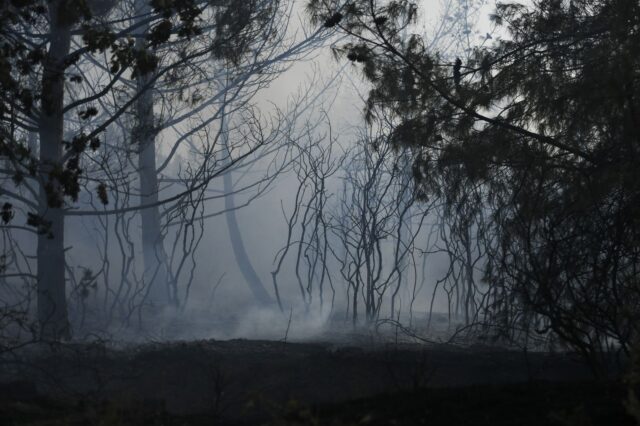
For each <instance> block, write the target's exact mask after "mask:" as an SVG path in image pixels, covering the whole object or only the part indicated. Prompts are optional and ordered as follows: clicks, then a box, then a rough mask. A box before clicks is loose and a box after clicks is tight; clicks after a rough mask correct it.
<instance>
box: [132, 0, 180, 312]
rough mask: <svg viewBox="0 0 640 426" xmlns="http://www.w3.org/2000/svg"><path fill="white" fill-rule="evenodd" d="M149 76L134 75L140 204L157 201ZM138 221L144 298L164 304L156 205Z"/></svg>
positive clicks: (145, 9) (166, 293)
mask: <svg viewBox="0 0 640 426" xmlns="http://www.w3.org/2000/svg"><path fill="white" fill-rule="evenodd" d="M136 11H137V14H138V15H139V16H142V17H143V19H144V18H146V15H147V14H148V13H149V12H151V9H150V6H149V3H148V2H146V1H144V0H137V1H136ZM140 30H141V32H142V33H143V34H146V33H147V31H148V30H149V26H148V25H143V26H142V27H141V28H140ZM136 48H138V49H144V39H143V38H138V40H137V41H136ZM148 83H149V76H148V75H147V76H139V77H137V78H136V86H137V90H138V91H142V92H143V93H142V95H141V96H140V97H139V98H138V100H137V101H136V117H137V119H138V126H137V128H136V130H135V138H136V140H134V143H137V144H138V146H139V155H138V174H139V178H140V203H141V204H142V205H148V204H154V203H157V202H158V175H157V174H156V144H155V142H156V126H155V123H154V115H153V102H154V99H153V87H152V86H151V87H146V86H147V85H148ZM140 218H141V221H142V225H141V226H142V253H143V262H144V274H143V279H144V282H145V284H146V285H147V286H149V291H148V292H147V300H148V301H150V302H151V303H153V304H155V305H166V304H167V303H169V301H170V300H172V298H171V295H170V289H169V280H168V276H169V274H168V270H167V255H166V252H165V250H164V238H163V235H162V224H161V222H160V208H159V207H158V206H153V207H149V208H145V209H142V210H141V211H140Z"/></svg>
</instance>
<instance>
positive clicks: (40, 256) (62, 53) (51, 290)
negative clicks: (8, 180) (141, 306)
mask: <svg viewBox="0 0 640 426" xmlns="http://www.w3.org/2000/svg"><path fill="white" fill-rule="evenodd" d="M60 7H61V2H60V1H59V0H58V1H53V2H50V3H49V18H50V28H51V31H50V46H49V51H48V53H47V57H46V59H45V61H44V66H43V75H42V116H41V119H40V123H39V124H40V128H39V132H40V163H41V164H42V171H41V173H42V174H41V176H40V178H41V185H40V195H39V200H38V207H39V212H38V213H39V215H40V218H41V220H42V226H41V227H40V231H41V232H40V234H39V235H38V250H37V268H38V272H37V281H38V284H37V285H38V322H39V324H40V336H41V338H43V339H53V340H58V339H65V338H69V337H70V327H69V320H68V316H67V315H68V314H67V299H66V289H65V255H64V212H63V210H62V202H63V192H62V189H61V185H60V182H59V181H58V180H57V178H56V177H55V176H52V174H51V172H52V171H53V170H54V168H55V167H56V166H60V162H61V161H62V138H63V128H64V113H63V110H64V70H65V58H66V56H67V55H68V54H69V49H70V42H71V31H70V27H69V26H68V25H65V24H63V23H61V19H60V18H61V11H60Z"/></svg>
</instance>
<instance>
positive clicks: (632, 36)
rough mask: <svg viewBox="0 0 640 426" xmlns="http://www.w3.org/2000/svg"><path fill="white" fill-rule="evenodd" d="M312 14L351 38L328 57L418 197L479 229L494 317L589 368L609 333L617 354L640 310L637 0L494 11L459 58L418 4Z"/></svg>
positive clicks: (318, 9)
mask: <svg viewBox="0 0 640 426" xmlns="http://www.w3.org/2000/svg"><path fill="white" fill-rule="evenodd" d="M309 9H310V11H311V13H312V16H313V17H314V19H315V20H316V22H324V23H325V25H327V26H332V27H333V26H338V27H339V28H340V29H341V31H343V32H344V33H346V34H348V35H349V36H350V38H349V39H348V42H347V43H345V44H343V45H342V46H340V47H339V48H338V49H337V53H338V55H339V56H342V57H346V58H347V59H348V60H351V61H353V62H355V63H357V64H358V65H359V66H360V67H361V69H362V71H363V74H364V76H365V77H366V79H367V80H368V81H369V82H370V83H371V84H372V89H371V91H370V93H369V97H368V104H367V107H366V114H367V117H368V118H369V119H370V120H376V119H383V120H391V121H392V122H393V123H394V128H393V130H392V135H391V138H390V140H391V143H392V144H394V145H396V146H398V147H400V146H408V147H410V148H411V150H412V152H413V175H414V178H415V180H416V182H417V183H418V184H419V185H420V189H421V195H422V197H424V198H429V197H434V196H438V197H443V198H444V199H445V200H446V202H447V205H448V206H449V214H450V215H458V216H460V215H470V214H471V215H476V216H478V215H481V216H482V217H483V218H484V219H483V220H485V221H487V222H488V224H489V226H490V229H491V232H488V233H487V235H488V236H487V238H486V241H485V242H484V243H485V244H486V245H487V248H488V251H487V256H486V263H485V280H486V282H487V283H488V285H489V286H490V287H492V288H493V290H492V292H491V294H492V297H493V301H492V303H489V304H488V306H489V307H490V309H489V310H490V311H491V312H489V313H488V315H489V316H490V317H491V318H493V320H494V323H499V322H500V321H504V322H505V323H504V325H505V326H511V329H513V326H514V325H517V326H519V327H524V328H527V329H533V330H536V331H538V332H539V333H546V332H547V331H549V330H551V331H552V332H553V333H555V334H556V335H558V336H559V337H561V338H562V340H563V341H564V342H565V343H568V344H570V345H571V346H572V347H573V348H575V349H577V350H579V351H580V352H582V353H583V354H584V355H585V356H587V357H588V358H589V359H590V360H591V361H593V363H594V364H597V363H598V360H597V359H596V358H597V357H598V356H599V355H598V354H600V353H601V351H602V350H603V349H606V348H607V347H608V345H610V344H611V343H612V342H615V343H614V345H619V346H618V347H621V348H622V349H623V350H625V351H626V350H628V349H629V345H630V344H631V341H632V339H633V337H634V336H635V335H636V333H637V324H638V319H639V318H638V314H639V313H640V310H639V303H640V287H639V285H638V284H639V283H638V266H639V265H640V263H639V262H640V244H639V242H640V239H639V237H640V235H639V233H640V210H639V206H640V179H639V178H640V176H639V175H638V167H637V161H638V153H639V149H640V139H639V135H640V133H639V132H640V115H639V114H640V111H639V108H640V105H639V104H638V102H639V100H638V96H639V95H640V93H639V90H640V87H639V77H640V62H639V61H640V52H639V50H638V49H640V43H639V42H640V4H639V3H638V2H637V1H626V0H571V1H562V0H541V1H536V2H533V3H532V4H530V5H523V4H518V3H505V4H498V5H497V7H496V9H495V12H494V14H493V15H491V19H492V20H493V22H494V23H495V25H497V26H499V28H500V29H499V33H500V34H502V37H498V38H496V40H494V42H493V43H491V44H486V43H485V44H484V45H483V46H480V47H477V48H475V49H473V50H472V51H471V52H469V55H468V57H466V58H456V59H455V60H450V59H447V58H446V56H445V55H443V54H440V53H439V52H435V51H430V50H429V49H427V48H426V47H425V46H427V45H428V40H425V38H424V37H422V36H420V35H418V34H410V35H407V33H410V31H411V28H412V26H411V24H412V22H414V21H415V19H416V16H417V13H418V9H417V4H416V3H414V2H411V1H407V0H400V1H385V2H378V1H369V0H366V1H364V0H361V1H352V2H348V3H345V4H343V3H342V2H324V1H311V2H310V3H309ZM462 206H465V207H467V208H464V209H463V208H462ZM469 206H472V208H468V207H469ZM489 235H490V237H489ZM533 330H532V331H533Z"/></svg>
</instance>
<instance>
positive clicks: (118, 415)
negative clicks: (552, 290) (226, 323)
mask: <svg viewBox="0 0 640 426" xmlns="http://www.w3.org/2000/svg"><path fill="white" fill-rule="evenodd" d="M0 368H1V370H0V383H2V384H0V424H2V425H11V424H20V425H26V424H34V425H35V424H43V425H44V424H50V425H54V424H73V425H76V424H77V425H84V424H87V425H93V424H101V425H117V424H130V425H140V424H157V425H169V424H176V425H191V424H194V425H201V424H202V425H205V424H206V425H215V424H229V425H253V424H272V425H365V424H367V425H369V424H370V425H392V424H397V425H419V424H428V425H447V426H454V425H467V424H468V425H471V424H473V425H545V424H550V425H625V424H633V422H632V421H631V419H630V418H628V417H627V416H626V414H625V409H624V406H623V401H624V399H625V395H626V390H625V387H624V385H623V384H622V383H621V382H610V383H601V382H599V383H598V382H594V381H592V380H591V375H590V372H589V370H588V369H587V368H586V367H585V366H584V365H582V364H581V363H580V362H579V361H578V360H577V359H575V358H574V357H572V356H570V355H568V354H564V353H556V354H550V353H535V352H533V353H532V352H529V353H524V352H522V351H514V350H505V349H498V348H489V347H486V346H477V345H476V346H471V347H458V346H453V345H446V344H432V345H425V344H408V343H394V344H390V343H386V344H377V345H363V344H357V345H345V344H335V343H291V342H282V341H264V340H242V339H235V340H227V341H220V340H201V341H189V342H186V341H184V342H168V343H147V344H139V345H132V346H128V347H124V348H122V347H120V348H113V347H110V346H107V345H104V344H65V345H59V346H56V347H49V348H47V349H46V350H45V349H43V348H31V349H27V350H23V351H21V352H20V353H18V352H16V353H14V356H13V357H4V358H3V362H2V364H0Z"/></svg>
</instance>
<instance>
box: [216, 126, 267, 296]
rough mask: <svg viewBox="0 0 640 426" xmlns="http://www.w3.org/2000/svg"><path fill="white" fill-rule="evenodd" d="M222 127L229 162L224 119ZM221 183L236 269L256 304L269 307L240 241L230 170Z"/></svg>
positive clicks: (263, 289) (265, 291)
mask: <svg viewBox="0 0 640 426" xmlns="http://www.w3.org/2000/svg"><path fill="white" fill-rule="evenodd" d="M222 126H223V129H222V130H223V134H222V141H223V144H224V147H225V150H226V155H227V157H229V158H228V159H229V161H231V153H230V150H229V132H228V126H227V123H226V117H225V118H224V119H223V124H222ZM222 181H223V185H224V193H225V197H224V207H225V210H226V213H225V218H226V220H227V229H228V230H229V239H230V240H231V247H232V248H233V254H234V255H235V257H236V262H237V263H238V267H239V268H240V272H241V273H242V277H243V278H244V280H245V281H246V282H247V285H248V286H249V289H250V290H251V293H253V296H254V297H255V298H256V300H257V301H258V303H260V304H261V305H271V304H272V303H274V301H273V298H272V297H271V296H270V295H269V293H267V290H266V289H265V287H264V284H263V283H262V280H260V277H258V274H257V273H256V270H255V269H254V268H253V264H252V263H251V259H249V255H248V254H247V249H246V247H245V245H244V241H243V240H242V233H241V232H240V227H239V226H238V218H237V217H236V210H235V207H236V206H235V200H234V194H233V179H232V175H231V170H228V171H227V172H226V173H224V175H223V177H222Z"/></svg>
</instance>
